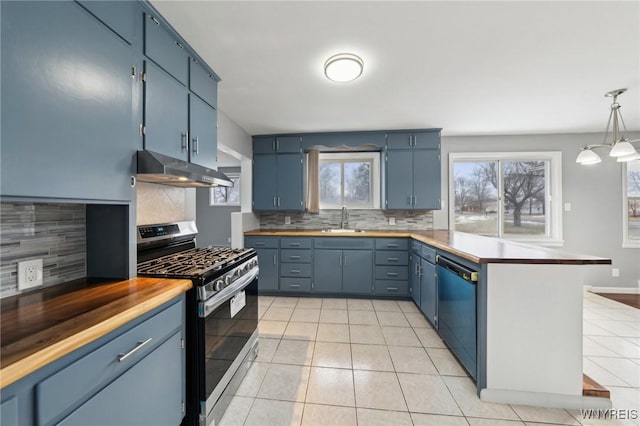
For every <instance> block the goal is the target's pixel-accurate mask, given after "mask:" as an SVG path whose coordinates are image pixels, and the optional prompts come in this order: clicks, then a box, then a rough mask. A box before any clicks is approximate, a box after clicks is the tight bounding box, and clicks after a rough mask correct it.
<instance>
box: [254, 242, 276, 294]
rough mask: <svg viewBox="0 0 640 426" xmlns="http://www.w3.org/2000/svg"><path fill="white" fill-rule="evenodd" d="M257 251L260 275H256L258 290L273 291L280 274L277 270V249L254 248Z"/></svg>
mask: <svg viewBox="0 0 640 426" xmlns="http://www.w3.org/2000/svg"><path fill="white" fill-rule="evenodd" d="M256 252H257V253H258V267H259V268H260V275H259V276H258V290H259V291H264V290H267V291H274V290H278V279H279V277H280V274H279V272H278V265H279V263H280V262H279V259H278V249H269V248H265V249H256Z"/></svg>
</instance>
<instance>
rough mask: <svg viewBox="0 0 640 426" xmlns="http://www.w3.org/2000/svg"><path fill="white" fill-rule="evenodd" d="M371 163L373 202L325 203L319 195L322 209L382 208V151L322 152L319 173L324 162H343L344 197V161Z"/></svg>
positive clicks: (342, 189) (342, 188) (342, 181)
mask: <svg viewBox="0 0 640 426" xmlns="http://www.w3.org/2000/svg"><path fill="white" fill-rule="evenodd" d="M363 160H364V161H369V162H370V163H371V194H370V195H371V197H370V199H371V202H370V203H368V204H355V203H323V202H322V200H321V199H320V197H318V202H319V207H320V210H335V209H341V208H342V207H343V206H344V207H347V208H349V209H354V210H375V209H378V210H379V209H380V185H381V182H380V181H381V175H380V151H360V152H320V155H319V159H318V163H319V164H318V173H319V171H320V165H321V164H322V163H323V162H341V163H342V164H343V166H342V169H341V173H342V179H341V191H342V194H341V198H342V199H344V163H345V162H346V163H349V162H358V161H361V162H364V161H363ZM317 190H318V194H319V193H320V177H319V176H318V189H317Z"/></svg>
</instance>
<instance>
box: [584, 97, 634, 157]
mask: <svg viewBox="0 0 640 426" xmlns="http://www.w3.org/2000/svg"><path fill="white" fill-rule="evenodd" d="M626 91H627V89H617V90H612V91H611V92H607V93H605V94H604V96H606V97H610V98H613V102H612V103H611V112H610V113H609V121H607V128H606V129H605V131H604V141H603V143H601V144H596V145H585V146H584V147H583V148H582V151H580V153H579V154H578V158H576V163H579V164H582V165H588V164H596V163H599V162H601V161H602V159H601V158H600V156H599V155H598V154H597V153H596V152H595V151H594V149H595V148H609V149H610V151H609V156H610V157H615V158H616V159H617V161H618V162H619V163H620V162H626V161H633V160H638V159H640V154H638V152H637V151H636V149H635V148H634V147H633V145H632V143H635V142H639V141H640V139H635V140H632V141H630V140H629V139H627V137H626V136H625V135H624V134H625V133H626V131H627V129H626V126H625V125H624V120H623V119H622V115H620V104H619V103H618V100H617V99H618V96H619V95H621V94H623V93H624V92H626ZM612 124H613V127H612V128H611V132H612V138H611V142H609V143H607V137H608V136H609V128H610V127H611V125H612ZM620 125H622V132H621V129H620Z"/></svg>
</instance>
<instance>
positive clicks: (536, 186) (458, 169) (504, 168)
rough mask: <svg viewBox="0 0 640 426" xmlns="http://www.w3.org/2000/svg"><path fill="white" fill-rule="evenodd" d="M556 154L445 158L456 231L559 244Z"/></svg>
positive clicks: (559, 160)
mask: <svg viewBox="0 0 640 426" xmlns="http://www.w3.org/2000/svg"><path fill="white" fill-rule="evenodd" d="M561 163H562V155H561V153H559V152H514V153H469V154H450V157H449V200H450V201H449V221H450V224H451V225H450V227H451V229H452V230H455V231H462V232H468V233H472V234H480V235H487V236H492V237H498V238H508V239H513V240H520V241H529V242H540V243H544V244H546V245H562V242H563V241H562V210H561V206H562V194H561V188H562V182H561V179H562V178H561Z"/></svg>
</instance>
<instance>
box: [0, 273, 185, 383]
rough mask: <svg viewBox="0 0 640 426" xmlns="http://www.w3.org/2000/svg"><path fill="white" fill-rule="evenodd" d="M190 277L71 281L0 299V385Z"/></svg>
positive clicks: (165, 296)
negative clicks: (180, 278) (94, 281)
mask: <svg viewBox="0 0 640 426" xmlns="http://www.w3.org/2000/svg"><path fill="white" fill-rule="evenodd" d="M191 287H192V284H191V281H190V280H176V279H165V278H133V279H130V280H126V281H113V280H111V281H106V282H105V281H103V282H100V283H91V282H89V281H87V280H76V281H73V282H71V283H68V284H65V285H61V286H54V287H49V288H45V289H42V290H38V291H34V292H29V293H25V294H21V295H16V296H12V297H8V298H5V299H3V300H2V301H1V302H0V336H1V339H2V340H1V341H0V366H1V368H0V389H2V388H4V387H5V386H8V385H10V384H11V383H14V382H16V381H18V380H20V379H21V378H23V377H25V376H27V375H28V374H29V373H32V372H34V371H36V370H38V369H39V368H42V367H44V366H45V365H47V364H49V363H51V362H53V361H55V360H57V359H59V358H62V357H63V356H64V355H67V354H68V353H71V352H72V351H74V350H75V349H78V348H79V347H81V346H83V345H86V344H87V343H90V342H92V341H94V340H96V339H98V338H100V337H102V336H104V335H106V334H107V333H109V332H111V331H113V330H115V329H117V328H118V327H120V326H123V325H125V324H126V323H128V322H129V321H131V320H133V319H135V318H137V317H139V316H140V315H142V314H144V313H146V312H149V311H151V310H153V309H155V308H157V307H158V306H160V305H162V304H163V303H166V302H168V301H170V300H171V299H173V298H175V297H177V296H180V295H181V294H182V293H184V292H186V291H187V290H189V289H190V288H191Z"/></svg>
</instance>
